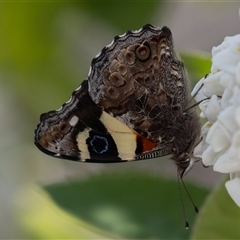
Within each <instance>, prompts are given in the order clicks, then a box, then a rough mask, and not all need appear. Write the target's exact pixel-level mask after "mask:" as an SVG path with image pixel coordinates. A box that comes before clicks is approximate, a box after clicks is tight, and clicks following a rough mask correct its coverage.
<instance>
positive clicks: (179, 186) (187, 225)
mask: <svg viewBox="0 0 240 240" xmlns="http://www.w3.org/2000/svg"><path fill="white" fill-rule="evenodd" d="M180 179H181V180H180ZM181 182H182V178H181V177H180V174H179V172H178V190H179V194H180V200H181V204H182V209H183V217H184V222H185V228H186V230H188V228H189V223H188V220H187V217H186V210H185V206H184V202H183V196H182V188H181Z"/></svg>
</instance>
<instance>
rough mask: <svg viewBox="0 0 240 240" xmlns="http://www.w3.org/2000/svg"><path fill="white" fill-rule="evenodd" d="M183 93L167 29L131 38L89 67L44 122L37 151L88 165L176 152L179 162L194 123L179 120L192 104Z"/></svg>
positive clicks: (123, 38) (116, 43) (104, 52)
mask: <svg viewBox="0 0 240 240" xmlns="http://www.w3.org/2000/svg"><path fill="white" fill-rule="evenodd" d="M186 86H187V82H186V77H185V71H184V67H183V64H182V62H181V61H180V60H178V58H177V57H176V56H175V53H174V49H173V40H172V35H171V32H170V30H169V29H168V28H167V27H163V28H161V29H160V28H157V27H154V26H152V25H149V24H148V25H145V26H144V27H143V28H141V29H140V30H139V31H128V32H127V33H125V34H123V35H121V36H117V37H115V38H114V40H113V42H112V43H111V44H110V45H108V46H106V47H105V48H103V50H102V51H101V52H100V53H99V54H98V55H97V56H96V57H95V58H94V59H93V60H92V64H91V68H90V72H89V75H88V79H87V80H85V81H83V83H82V84H81V85H80V87H79V88H78V89H76V90H75V91H74V92H73V94H72V97H71V98H70V100H69V101H68V102H67V103H65V104H64V105H63V106H62V108H61V109H59V110H57V111H51V112H49V113H46V114H42V115H41V119H40V120H41V121H40V123H39V125H38V127H37V129H36V131H35V144H36V146H37V147H38V148H39V149H40V150H42V151H43V152H45V153H47V154H49V155H51V156H55V157H59V158H64V159H65V158H66V159H71V160H80V161H89V162H119V161H131V160H140V159H147V158H154V157H160V156H164V155H168V154H171V153H174V151H175V155H176V159H177V158H178V156H179V155H180V154H181V153H182V152H183V151H186V150H188V149H187V147H188V146H189V142H188V141H186V142H185V143H183V141H182V137H183V136H182V135H183V134H185V132H186V131H185V130H186V128H187V127H188V124H189V122H190V121H192V113H190V114H189V115H188V114H183V110H184V109H187V107H188V104H189V102H190V101H189V93H188V90H187V87H186ZM187 117H189V119H190V120H188V119H187V121H186V118H187ZM188 133H189V135H191V131H188ZM195 137H196V136H195V135H194V136H190V142H192V141H193V140H195ZM187 138H188V136H186V139H187ZM192 139H193V140H192ZM180 147H181V149H180V150H179V148H180ZM184 160H185V159H184ZM176 161H177V160H176Z"/></svg>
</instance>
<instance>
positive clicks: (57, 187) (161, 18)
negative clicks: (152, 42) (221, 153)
mask: <svg viewBox="0 0 240 240" xmlns="http://www.w3.org/2000/svg"><path fill="white" fill-rule="evenodd" d="M239 6H240V4H239V3H237V2H235V3H234V2H230V3H229V2H226V3H219V2H211V3H210V2H206V1H204V2H195V3H194V2H191V3H189V2H188V3H187V2H185V3H184V2H180V1H179V2H178V1H176V2H165V1H52V2H49V1H41V2H40V1H27V2H24V1H11V2H8V1H4V2H1V3H0V84H1V85H0V86H1V87H0V119H1V123H2V125H0V136H1V138H0V222H1V224H0V238H1V239H6V238H8V239H14V238H41V239H43V238H55V239H56V238H59V239H60V238H66V239H70V238H75V239H77V238H78V239H83V238H84V239H113V238H126V239H140V238H141V239H167V238H168V239H172V238H175V239H178V238H179V239H180V238H183V239H187V238H190V237H191V236H192V238H194V235H192V234H193V232H192V230H193V228H192V226H193V224H194V218H195V217H196V213H195V212H194V210H193V206H192V205H191V203H190V202H189V199H188V197H187V196H185V195H184V201H185V208H186V212H187V216H188V218H189V222H190V227H191V228H190V230H189V231H186V230H185V229H184V218H183V214H182V207H181V203H180V197H179V193H178V186H177V182H176V179H177V177H176V167H175V166H174V165H173V164H172V162H170V161H168V160H167V158H165V159H154V160H146V161H140V162H133V163H122V164H113V165H104V164H81V163H74V162H69V161H63V160H59V159H54V158H51V157H49V156H46V155H44V154H43V153H41V152H39V151H38V149H36V147H35V146H34V144H33V134H34V129H35V127H36V125H37V123H38V121H39V115H40V114H41V113H42V112H46V111H49V110H53V109H57V108H59V107H60V106H61V105H62V104H63V103H64V102H66V101H67V100H68V99H69V97H70V95H71V93H72V92H73V90H74V89H75V88H76V87H77V86H78V85H79V84H80V83H81V81H82V80H83V79H85V78H86V77H87V74H88V69H89V66H90V62H91V59H92V58H93V57H94V56H95V55H96V54H97V53H98V52H99V51H100V50H101V49H102V48H103V47H104V46H105V45H106V44H108V43H110V42H111V41H112V39H113V37H114V36H115V35H119V34H122V33H124V32H125V31H127V30H130V29H139V28H140V27H142V26H143V25H144V24H146V23H151V24H154V25H157V26H163V25H167V26H168V27H170V29H171V30H172V32H173V37H174V41H175V46H176V49H177V50H178V51H179V52H181V53H182V54H181V56H182V57H183V59H184V61H185V63H186V67H187V69H188V71H189V76H190V78H191V80H192V81H193V82H192V85H194V82H196V81H197V80H199V78H201V77H203V76H204V75H205V74H206V73H208V72H209V71H210V66H211V65H210V58H209V56H210V52H211V48H212V46H214V45H218V44H220V43H221V42H222V41H223V38H224V37H225V36H227V35H235V34H237V33H238V32H239V23H240V20H239V16H238V9H239ZM220 178H221V176H219V175H218V174H216V173H213V172H212V169H211V168H209V169H205V168H203V167H202V166H201V164H196V166H195V167H194V169H193V170H192V171H191V172H190V173H189V174H188V176H187V177H186V178H185V181H186V184H187V186H188V189H189V192H190V193H191V195H192V198H193V199H194V201H195V202H196V204H197V205H198V206H199V207H200V210H201V206H202V204H203V203H204V200H205V199H206V196H207V195H208V193H209V192H211V191H212V189H214V188H215V186H216V185H217V184H218V183H219V181H220ZM190 183H191V184H190ZM216 191H217V190H216ZM222 191H223V190H222ZM183 194H185V193H184V191H183ZM226 199H228V200H226V201H229V198H227V197H226ZM222 204H223V205H224V204H225V203H224V202H223V203H222ZM234 211H235V210H234ZM235 212H236V211H235ZM202 215H204V213H202ZM200 216H201V213H200ZM199 221H200V220H198V222H199ZM200 225H201V224H200ZM223 225H224V223H223ZM195 232H198V229H197V230H195ZM200 232H201V233H202V231H200ZM227 236H228V235H227ZM205 237H206V236H205ZM203 238H204V236H203Z"/></svg>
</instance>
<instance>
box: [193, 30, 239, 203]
mask: <svg viewBox="0 0 240 240" xmlns="http://www.w3.org/2000/svg"><path fill="white" fill-rule="evenodd" d="M201 86H202V88H200V87H201ZM199 89H200V90H199ZM192 95H196V96H195V100H196V101H197V102H200V101H202V100H204V99H205V100H204V101H202V102H201V103H200V104H199V107H200V109H201V111H202V112H201V114H200V116H201V117H204V118H207V120H208V121H207V123H206V124H205V125H204V126H203V127H202V139H203V141H202V142H201V143H200V144H199V145H198V146H197V147H196V149H195V151H194V154H195V155H196V156H200V157H202V161H203V164H204V165H206V166H210V165H213V169H214V171H217V172H221V173H229V174H230V180H229V181H227V182H226V184H225V186H226V188H227V191H228V193H229V195H230V196H231V197H232V199H233V200H234V201H235V203H236V204H237V205H238V206H239V207H240V34H239V35H235V36H232V37H226V38H225V39H224V41H223V43H222V44H220V45H219V46H217V47H213V49H212V67H211V73H210V74H209V75H207V76H206V77H205V78H203V79H201V80H200V81H199V83H198V84H197V85H196V86H195V88H194V89H193V91H192Z"/></svg>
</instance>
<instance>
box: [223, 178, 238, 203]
mask: <svg viewBox="0 0 240 240" xmlns="http://www.w3.org/2000/svg"><path fill="white" fill-rule="evenodd" d="M225 187H226V189H227V191H228V194H229V195H230V196H231V198H232V199H233V201H234V202H235V203H236V204H237V205H238V206H239V207H240V191H239V189H240V178H235V179H233V180H229V181H227V182H226V183H225Z"/></svg>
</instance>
